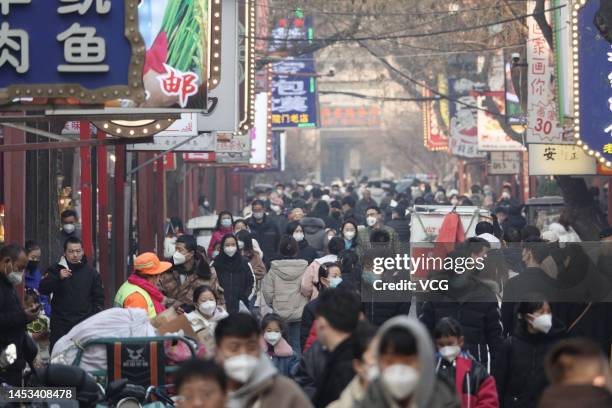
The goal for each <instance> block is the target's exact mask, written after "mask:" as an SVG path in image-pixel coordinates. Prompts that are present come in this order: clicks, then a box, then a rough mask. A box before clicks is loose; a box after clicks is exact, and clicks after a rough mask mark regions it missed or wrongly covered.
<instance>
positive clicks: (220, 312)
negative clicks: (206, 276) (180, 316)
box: [185, 285, 228, 358]
mask: <svg viewBox="0 0 612 408" xmlns="http://www.w3.org/2000/svg"><path fill="white" fill-rule="evenodd" d="M218 300H219V297H218V295H217V293H216V292H215V291H214V289H213V288H211V287H210V286H207V285H202V286H198V287H197V288H196V289H195V290H194V291H193V305H194V306H195V310H194V311H193V312H191V313H187V314H185V317H186V318H187V320H188V321H189V324H190V325H191V328H192V329H193V331H194V332H195V333H196V335H197V337H198V342H199V343H200V344H201V345H203V346H204V350H205V351H206V354H205V355H206V357H207V358H212V357H214V354H215V327H217V322H218V321H219V320H221V319H224V318H226V317H227V316H228V314H227V312H226V311H225V310H224V309H223V308H222V307H221V306H219V305H218Z"/></svg>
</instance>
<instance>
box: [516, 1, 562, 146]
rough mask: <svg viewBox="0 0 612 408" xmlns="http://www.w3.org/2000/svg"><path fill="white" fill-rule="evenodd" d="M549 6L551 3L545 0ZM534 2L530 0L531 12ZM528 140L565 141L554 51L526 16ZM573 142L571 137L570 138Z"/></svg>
mask: <svg viewBox="0 0 612 408" xmlns="http://www.w3.org/2000/svg"><path fill="white" fill-rule="evenodd" d="M546 3H547V4H546V7H549V4H548V3H549V2H548V1H547V2H546ZM534 7H535V2H534V1H528V2H527V10H529V11H528V13H531V12H533V9H534ZM527 29H528V30H529V33H528V38H527V69H528V71H527V82H528V91H527V100H528V105H527V133H526V142H527V143H563V142H564V139H563V128H562V126H560V125H559V119H558V116H557V109H556V102H555V88H554V82H553V79H554V75H555V72H554V65H553V54H552V52H551V50H550V47H549V46H548V43H547V42H546V39H545V38H544V35H543V34H542V30H540V27H539V26H538V23H537V22H536V21H535V19H534V18H533V17H530V18H528V19H527ZM567 142H568V143H573V141H572V140H567Z"/></svg>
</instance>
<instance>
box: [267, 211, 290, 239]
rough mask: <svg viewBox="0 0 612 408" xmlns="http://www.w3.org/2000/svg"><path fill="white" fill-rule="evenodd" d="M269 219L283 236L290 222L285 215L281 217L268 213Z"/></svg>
mask: <svg viewBox="0 0 612 408" xmlns="http://www.w3.org/2000/svg"><path fill="white" fill-rule="evenodd" d="M268 219H269V220H270V221H271V222H273V223H274V224H275V225H276V228H278V231H279V233H280V234H281V235H282V234H283V231H285V230H286V229H287V224H288V223H289V220H288V219H287V217H286V216H285V215H282V214H280V215H279V214H276V213H274V212H272V211H271V212H269V213H268Z"/></svg>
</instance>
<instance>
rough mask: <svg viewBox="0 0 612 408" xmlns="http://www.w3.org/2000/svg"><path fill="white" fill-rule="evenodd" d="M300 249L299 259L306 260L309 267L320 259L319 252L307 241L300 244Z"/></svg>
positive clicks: (304, 240)
mask: <svg viewBox="0 0 612 408" xmlns="http://www.w3.org/2000/svg"><path fill="white" fill-rule="evenodd" d="M299 248H300V251H299V252H298V256H297V258H298V259H304V260H305V261H306V262H308V264H309V265H310V263H311V262H312V261H314V260H315V259H317V258H318V257H319V256H318V254H317V250H316V249H314V248H313V247H311V246H310V244H309V243H308V241H306V239H303V240H301V241H300V242H299Z"/></svg>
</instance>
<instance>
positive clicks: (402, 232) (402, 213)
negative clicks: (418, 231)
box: [386, 204, 410, 243]
mask: <svg viewBox="0 0 612 408" xmlns="http://www.w3.org/2000/svg"><path fill="white" fill-rule="evenodd" d="M406 210H407V208H406V206H404V205H403V204H398V205H397V206H396V207H394V208H393V209H392V210H391V220H389V221H388V222H387V224H386V225H387V226H388V227H389V228H393V229H394V230H395V232H397V237H398V239H399V241H400V242H405V243H407V242H410V222H409V221H408V220H407V219H406Z"/></svg>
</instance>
